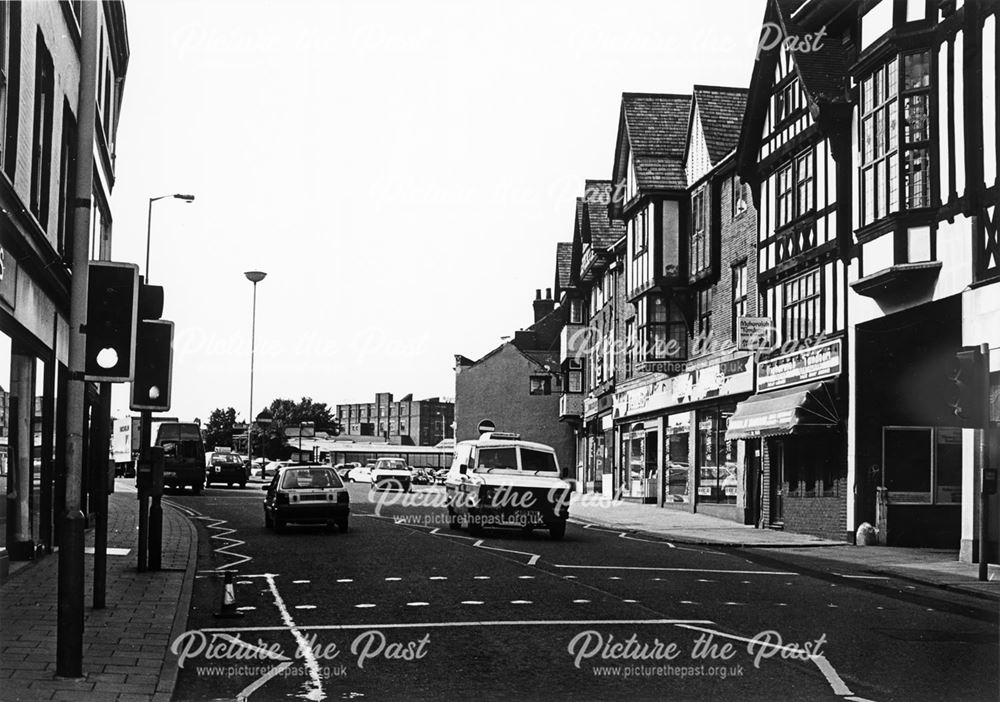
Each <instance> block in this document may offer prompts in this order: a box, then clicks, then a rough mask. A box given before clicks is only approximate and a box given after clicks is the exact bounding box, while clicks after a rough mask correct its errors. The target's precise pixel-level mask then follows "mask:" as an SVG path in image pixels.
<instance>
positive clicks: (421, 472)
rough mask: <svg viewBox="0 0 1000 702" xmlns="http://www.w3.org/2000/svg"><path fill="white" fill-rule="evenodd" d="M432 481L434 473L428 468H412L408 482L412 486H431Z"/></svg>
mask: <svg viewBox="0 0 1000 702" xmlns="http://www.w3.org/2000/svg"><path fill="white" fill-rule="evenodd" d="M434 480H435V477H434V472H433V471H432V470H431V469H430V468H414V469H413V478H412V479H411V481H410V482H412V483H413V484H414V485H433V484H434Z"/></svg>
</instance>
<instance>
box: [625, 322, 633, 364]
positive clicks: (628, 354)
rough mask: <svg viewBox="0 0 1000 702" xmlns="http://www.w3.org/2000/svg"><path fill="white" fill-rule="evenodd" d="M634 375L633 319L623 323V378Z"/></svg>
mask: <svg viewBox="0 0 1000 702" xmlns="http://www.w3.org/2000/svg"><path fill="white" fill-rule="evenodd" d="M634 373H635V319H634V318H633V319H629V320H627V321H626V322H625V377H626V378H631V377H632V375H633V374H634Z"/></svg>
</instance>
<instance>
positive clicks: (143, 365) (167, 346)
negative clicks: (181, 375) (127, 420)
mask: <svg viewBox="0 0 1000 702" xmlns="http://www.w3.org/2000/svg"><path fill="white" fill-rule="evenodd" d="M173 343H174V323H173V322H168V321H166V320H148V319H143V320H141V321H140V322H139V331H138V333H137V334H136V341H135V378H134V379H133V380H132V395H131V398H130V400H129V405H128V406H129V409H132V410H149V411H152V412H166V411H167V410H169V409H170V381H171V373H172V366H173V356H174V349H173Z"/></svg>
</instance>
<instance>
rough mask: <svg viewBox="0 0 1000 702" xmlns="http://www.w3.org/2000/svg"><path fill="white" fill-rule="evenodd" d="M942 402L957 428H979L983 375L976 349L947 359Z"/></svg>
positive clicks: (983, 389) (963, 350)
mask: <svg viewBox="0 0 1000 702" xmlns="http://www.w3.org/2000/svg"><path fill="white" fill-rule="evenodd" d="M946 375H947V380H948V383H947V391H946V397H945V402H946V403H947V406H948V410H949V412H950V414H951V417H953V418H954V419H953V421H955V422H956V424H957V425H958V426H961V427H965V428H967V429H980V428H982V427H983V420H984V417H983V407H984V404H985V402H984V393H985V392H986V374H985V373H984V372H983V355H982V353H981V352H980V350H979V348H978V347H975V346H973V347H966V348H963V349H961V350H960V351H958V352H957V353H956V354H955V355H954V356H953V357H951V358H949V359H948V368H947V371H946Z"/></svg>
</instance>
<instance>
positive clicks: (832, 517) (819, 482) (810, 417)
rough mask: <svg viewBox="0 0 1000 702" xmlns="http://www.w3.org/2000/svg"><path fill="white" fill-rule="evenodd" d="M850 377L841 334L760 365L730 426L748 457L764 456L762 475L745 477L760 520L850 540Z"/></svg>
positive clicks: (730, 434) (729, 434)
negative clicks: (847, 381)
mask: <svg viewBox="0 0 1000 702" xmlns="http://www.w3.org/2000/svg"><path fill="white" fill-rule="evenodd" d="M844 383H845V381H844V378H843V348H842V340H841V339H834V340H829V341H820V342H818V343H815V344H813V345H810V346H808V347H807V348H804V349H799V350H796V351H792V352H789V353H785V354H778V355H775V356H773V357H771V358H768V359H765V360H762V361H760V362H759V363H758V364H757V393H756V394H755V395H752V396H751V397H749V398H747V399H746V400H744V401H743V402H740V403H738V404H737V406H736V409H735V412H734V413H733V414H732V416H731V417H730V418H729V421H728V428H727V430H726V432H725V438H726V439H727V440H729V441H737V440H738V441H739V442H740V443H742V444H743V445H744V447H743V451H742V452H743V453H744V455H745V456H747V457H750V458H752V457H755V456H756V455H758V452H759V455H760V459H761V463H760V470H759V478H755V476H754V475H751V477H750V479H749V480H748V481H747V482H746V485H747V492H748V494H751V495H753V499H754V504H753V505H752V507H751V508H750V509H749V510H748V513H749V516H752V519H753V521H754V522H755V523H757V524H759V525H760V526H762V527H770V528H779V529H787V530H789V531H794V532H798V533H806V534H815V535H817V536H823V537H826V538H831V539H838V540H842V539H844V536H845V533H846V531H845V530H846V509H847V495H848V485H847V453H846V446H847V444H846V434H845V432H844V431H843V429H844V427H843V422H842V420H841V418H842V417H843V416H844V407H845V406H846V402H845V401H844V395H845V393H846V389H845V384H844ZM748 504H749V500H748ZM748 521H749V520H748Z"/></svg>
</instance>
